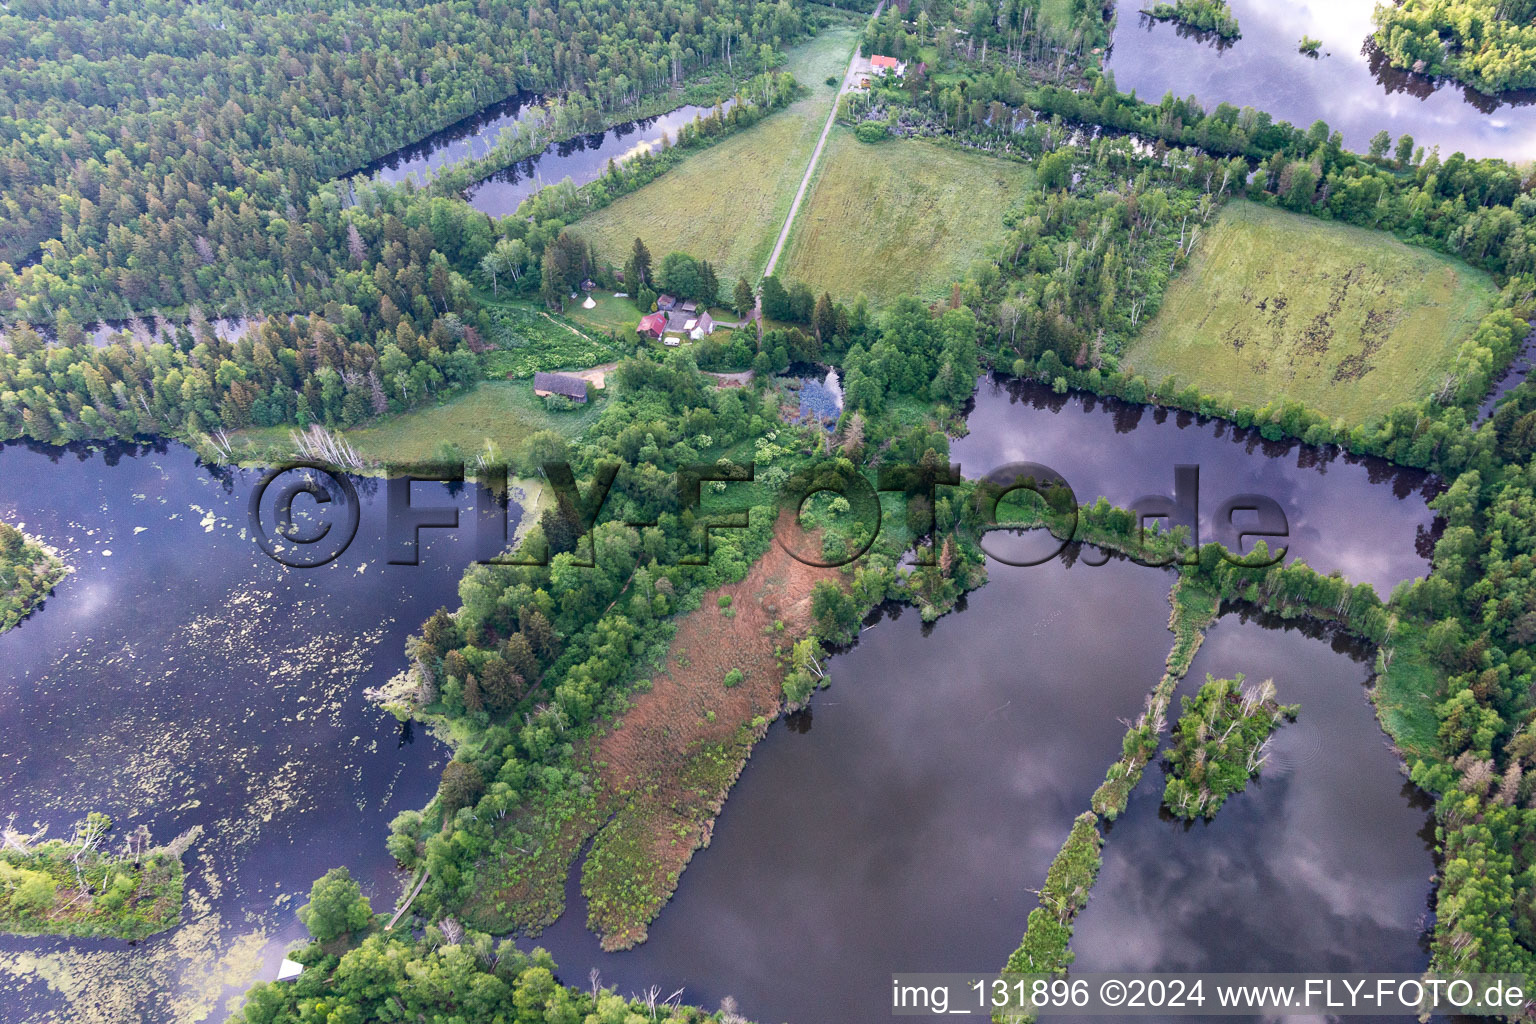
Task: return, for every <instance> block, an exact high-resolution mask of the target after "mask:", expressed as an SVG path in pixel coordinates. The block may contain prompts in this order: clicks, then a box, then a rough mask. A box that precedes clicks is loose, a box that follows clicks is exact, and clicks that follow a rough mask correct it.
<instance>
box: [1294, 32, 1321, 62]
mask: <svg viewBox="0 0 1536 1024" xmlns="http://www.w3.org/2000/svg"><path fill="white" fill-rule="evenodd" d="M1322 48H1323V41H1322V40H1321V39H1313V38H1312V37H1311V36H1309V35H1307V34H1306V33H1302V36H1301V42H1299V43H1297V44H1296V52H1298V53H1304V54H1306V55H1307V56H1308V57H1316V56H1317V51H1318V50H1321V49H1322Z"/></svg>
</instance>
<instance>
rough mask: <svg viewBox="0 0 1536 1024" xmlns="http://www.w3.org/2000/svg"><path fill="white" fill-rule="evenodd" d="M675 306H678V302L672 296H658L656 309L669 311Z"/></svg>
mask: <svg viewBox="0 0 1536 1024" xmlns="http://www.w3.org/2000/svg"><path fill="white" fill-rule="evenodd" d="M675 305H677V300H676V299H674V298H673V297H672V296H670V295H658V296H656V308H657V309H661V310H667V309H671V308H672V307H673V306H675Z"/></svg>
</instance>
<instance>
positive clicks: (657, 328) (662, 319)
mask: <svg viewBox="0 0 1536 1024" xmlns="http://www.w3.org/2000/svg"><path fill="white" fill-rule="evenodd" d="M666 330H667V314H665V313H652V314H651V315H649V316H643V317H641V318H640V326H639V327H638V328H636V333H638V334H645V335H649V336H650V337H652V338H659V337H661V336H662V335H663V334H665V333H666Z"/></svg>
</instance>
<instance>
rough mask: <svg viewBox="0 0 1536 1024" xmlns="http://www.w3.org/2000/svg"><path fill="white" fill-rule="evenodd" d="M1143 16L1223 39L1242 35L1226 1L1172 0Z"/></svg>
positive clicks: (1235, 16)
mask: <svg viewBox="0 0 1536 1024" xmlns="http://www.w3.org/2000/svg"><path fill="white" fill-rule="evenodd" d="M1142 13H1143V14H1145V15H1147V16H1148V17H1149V18H1156V19H1157V20H1158V21H1176V22H1178V23H1179V24H1180V25H1185V26H1187V27H1189V28H1192V29H1197V30H1199V31H1201V32H1212V33H1215V34H1216V35H1218V36H1220V37H1221V38H1223V39H1237V38H1238V37H1240V36H1241V35H1242V34H1243V33H1242V31H1241V30H1240V29H1239V28H1238V25H1237V15H1235V14H1233V13H1232V8H1231V7H1229V6H1227V0H1174V2H1173V3H1171V4H1170V3H1159V4H1157V5H1156V6H1154V7H1152V8H1151V9H1143V11H1142Z"/></svg>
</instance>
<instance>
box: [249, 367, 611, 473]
mask: <svg viewBox="0 0 1536 1024" xmlns="http://www.w3.org/2000/svg"><path fill="white" fill-rule="evenodd" d="M591 394H592V395H593V398H592V399H591V400H589V401H588V402H587V404H586V405H585V406H582V407H580V408H578V409H575V410H572V411H570V412H550V411H549V410H548V409H546V408H545V406H544V400H543V399H542V398H538V397H537V396H535V395H534V393H533V384H532V383H531V382H530V381H527V380H521V381H495V380H488V381H484V382H482V383H481V384H479V385H477V386H476V387H475V388H474V390H472V391H470V392H468V393H467V394H463V395H458V396H456V397H454V398H450V399H449V400H448V401H446V402H441V403H439V404H437V405H431V406H427V407H426V408H423V409H415V410H412V411H411V412H407V413H402V414H401V415H399V416H388V417H385V418H384V419H382V420H379V421H378V422H376V423H375V424H373V425H370V426H366V427H354V428H349V429H345V430H341V431H338V433H340V434H341V435H342V436H343V437H345V438H346V440H347V442H348V443H349V444H351V445H352V447H353V448H355V449H356V450H357V453H358V455H360V456H361V457H362V458H363V459H364V460H366V461H368V462H374V463H378V464H380V465H391V464H393V465H402V464H409V463H418V462H427V461H430V460H432V459H433V458H436V457H438V456H439V455H441V454H443V453H444V452H445V450H446V448H448V447H451V448H453V449H455V450H457V451H458V452H459V453H460V454H462V455H465V456H467V457H470V458H473V456H474V455H475V454H476V453H477V452H479V451H483V450H484V449H485V448H486V445H487V444H488V443H489V444H494V445H495V446H496V448H497V449H498V450H499V451H501V452H502V453H504V454H511V453H513V452H516V451H517V450H518V449H519V448H521V447H522V445H523V443H524V442H525V441H527V439H528V438H529V437H530V436H532V435H533V434H535V433H537V432H538V431H540V430H553V431H556V432H558V433H561V434H564V435H565V436H567V437H574V436H576V435H577V434H579V433H581V431H583V430H585V429H586V427H587V425H588V424H590V423H591V422H592V421H593V420H594V419H596V418H597V415H598V412H599V410H600V409H601V408H602V404H603V401H602V397H601V396H602V392H601V391H593V392H591ZM289 433H290V430H289V428H283V427H272V428H261V429H258V428H251V429H248V430H241V431H238V432H236V433H235V434H234V435H233V440H234V451H235V454H236V456H237V457H239V458H240V459H241V460H242V461H257V462H260V461H270V459H271V457H272V456H274V455H282V456H292V454H293V451H294V446H293V443H292V441H291V440H290V438H289Z"/></svg>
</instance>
